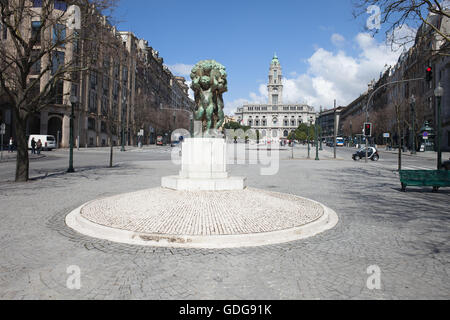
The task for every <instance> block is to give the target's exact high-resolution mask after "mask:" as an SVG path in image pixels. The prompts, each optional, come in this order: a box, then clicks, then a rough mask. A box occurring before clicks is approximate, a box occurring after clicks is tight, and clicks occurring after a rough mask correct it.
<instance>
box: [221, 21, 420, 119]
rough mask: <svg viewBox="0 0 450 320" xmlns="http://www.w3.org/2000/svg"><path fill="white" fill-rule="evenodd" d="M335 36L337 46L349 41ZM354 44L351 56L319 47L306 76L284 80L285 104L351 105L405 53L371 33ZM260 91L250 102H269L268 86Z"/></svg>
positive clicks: (291, 75) (237, 102)
mask: <svg viewBox="0 0 450 320" xmlns="http://www.w3.org/2000/svg"><path fill="white" fill-rule="evenodd" d="M397 32H398V34H402V35H413V34H414V33H415V30H413V29H411V28H409V27H405V28H403V29H399V30H397ZM335 35H336V36H335ZM335 35H333V36H334V41H333V37H332V38H331V41H332V42H333V43H334V42H337V43H341V42H342V41H344V42H347V41H346V40H345V38H344V37H342V38H341V37H340V35H337V34H335ZM353 43H354V45H355V46H356V49H357V51H358V54H357V55H356V56H351V55H349V53H348V52H346V51H345V50H343V49H338V48H336V50H333V51H328V50H325V49H323V48H317V49H316V51H315V52H314V54H313V55H312V56H311V57H310V58H309V59H307V61H306V63H307V65H308V69H307V72H306V73H304V74H299V75H298V74H295V73H293V72H294V71H293V72H289V73H288V74H289V75H288V76H287V77H285V79H284V91H283V101H284V103H307V104H309V105H311V106H314V107H315V108H316V110H319V107H320V106H323V107H326V108H330V107H332V106H333V102H334V99H336V100H337V104H338V105H347V104H349V103H350V102H352V101H353V100H354V99H356V98H357V97H359V96H360V95H361V94H362V93H364V92H366V91H367V84H368V83H369V82H370V81H371V80H372V79H379V77H380V73H381V72H383V71H384V70H385V66H386V65H388V66H394V65H395V64H396V63H397V60H398V57H399V55H400V54H401V50H398V49H400V47H397V48H395V47H393V48H391V45H390V44H388V43H380V42H377V41H376V40H375V39H374V38H372V37H371V36H370V35H369V34H367V33H359V34H358V35H357V36H356V37H355V38H354V39H353ZM393 49H397V50H393ZM406 49H408V48H406ZM259 91H260V94H259V95H256V94H254V93H250V94H249V97H250V99H251V100H250V101H249V102H251V103H259V101H260V100H261V99H262V98H265V100H264V103H267V92H266V87H265V85H261V86H260V88H259ZM242 101H245V99H237V100H235V101H233V102H232V103H230V105H229V107H227V110H232V109H235V108H237V107H239V106H242V103H241V102H242ZM232 111H234V110H232Z"/></svg>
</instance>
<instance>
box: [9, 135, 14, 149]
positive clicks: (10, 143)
mask: <svg viewBox="0 0 450 320" xmlns="http://www.w3.org/2000/svg"><path fill="white" fill-rule="evenodd" d="M11 152H14V140H13V138H12V137H11V139H9V146H8V153H11Z"/></svg>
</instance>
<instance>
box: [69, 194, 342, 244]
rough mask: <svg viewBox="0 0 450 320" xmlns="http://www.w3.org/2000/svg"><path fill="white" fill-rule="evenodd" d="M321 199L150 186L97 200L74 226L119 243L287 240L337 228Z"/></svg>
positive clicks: (73, 217)
mask: <svg viewBox="0 0 450 320" xmlns="http://www.w3.org/2000/svg"><path fill="white" fill-rule="evenodd" d="M337 221H338V218H337V215H336V213H335V212H334V211H332V210H331V209H329V208H327V207H325V206H323V205H322V204H320V203H317V202H314V201H312V200H309V199H305V198H301V197H298V196H294V195H288V194H281V193H275V192H269V191H265V190H259V189H252V188H247V189H245V190H241V191H220V192H217V191H215V192H213V191H211V192H209V191H199V192H188V191H174V190H169V189H164V188H155V189H149V190H144V191H139V192H134V193H128V194H122V195H118V196H114V197H110V198H105V199H100V200H95V201H92V202H90V203H88V204H85V205H83V206H82V207H80V208H78V209H77V210H75V211H73V212H72V213H70V214H69V215H68V216H67V218H66V223H67V225H68V226H69V227H71V228H73V229H74V230H76V231H78V232H80V233H82V234H85V235H88V236H91V237H95V238H101V239H106V240H110V241H114V242H122V243H130V244H138V245H148V246H169V247H189V248H229V247H247V246H260V245H268V244H274V243H283V242H289V241H293V240H298V239H302V238H306V237H310V236H313V235H315V234H318V233H320V232H323V231H325V230H328V229H331V228H333V227H334V226H335V225H336V224H337Z"/></svg>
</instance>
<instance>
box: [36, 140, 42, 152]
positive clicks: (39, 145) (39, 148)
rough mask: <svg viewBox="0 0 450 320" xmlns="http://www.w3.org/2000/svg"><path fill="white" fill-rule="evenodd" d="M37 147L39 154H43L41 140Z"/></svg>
mask: <svg viewBox="0 0 450 320" xmlns="http://www.w3.org/2000/svg"><path fill="white" fill-rule="evenodd" d="M36 147H37V154H41V150H42V141H41V139H39V140H38V142H37V144H36Z"/></svg>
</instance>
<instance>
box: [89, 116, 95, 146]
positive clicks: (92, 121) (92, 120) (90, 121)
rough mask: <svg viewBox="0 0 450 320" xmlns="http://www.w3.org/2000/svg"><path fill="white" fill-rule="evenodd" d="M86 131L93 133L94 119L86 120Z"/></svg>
mask: <svg viewBox="0 0 450 320" xmlns="http://www.w3.org/2000/svg"><path fill="white" fill-rule="evenodd" d="M88 130H93V131H95V119H94V118H88ZM92 144H93V143H92Z"/></svg>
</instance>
